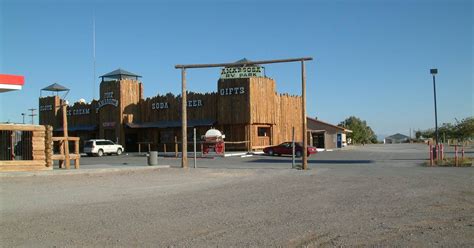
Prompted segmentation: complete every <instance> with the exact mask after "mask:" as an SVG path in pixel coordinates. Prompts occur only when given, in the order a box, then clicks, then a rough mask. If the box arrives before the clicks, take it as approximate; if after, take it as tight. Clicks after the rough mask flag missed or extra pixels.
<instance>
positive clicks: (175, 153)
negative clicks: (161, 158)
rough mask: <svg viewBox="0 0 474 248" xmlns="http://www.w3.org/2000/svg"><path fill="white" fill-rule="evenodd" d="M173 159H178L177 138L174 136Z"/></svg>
mask: <svg viewBox="0 0 474 248" xmlns="http://www.w3.org/2000/svg"><path fill="white" fill-rule="evenodd" d="M174 157H175V158H177V157H178V137H176V136H174Z"/></svg>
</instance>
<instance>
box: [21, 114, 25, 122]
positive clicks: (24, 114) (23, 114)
mask: <svg viewBox="0 0 474 248" xmlns="http://www.w3.org/2000/svg"><path fill="white" fill-rule="evenodd" d="M21 116H23V124H25V113H21Z"/></svg>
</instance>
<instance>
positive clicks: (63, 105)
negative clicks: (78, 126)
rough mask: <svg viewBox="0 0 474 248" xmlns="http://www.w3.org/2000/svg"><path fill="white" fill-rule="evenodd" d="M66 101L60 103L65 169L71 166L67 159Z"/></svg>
mask: <svg viewBox="0 0 474 248" xmlns="http://www.w3.org/2000/svg"><path fill="white" fill-rule="evenodd" d="M66 107H67V105H66V103H65V102H63V103H62V108H63V132H64V158H65V159H66V161H65V162H66V169H68V170H69V169H70V168H71V160H69V140H68V127H67V111H66Z"/></svg>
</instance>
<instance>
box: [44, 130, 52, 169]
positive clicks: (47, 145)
mask: <svg viewBox="0 0 474 248" xmlns="http://www.w3.org/2000/svg"><path fill="white" fill-rule="evenodd" d="M45 132H46V134H45V136H44V155H45V162H46V167H52V166H53V159H52V156H53V139H52V137H53V127H52V126H49V125H48V126H46V131H45Z"/></svg>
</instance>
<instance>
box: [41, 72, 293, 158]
mask: <svg viewBox="0 0 474 248" xmlns="http://www.w3.org/2000/svg"><path fill="white" fill-rule="evenodd" d="M60 103H61V99H59V97H57V96H50V97H43V98H40V100H39V104H40V110H41V111H40V124H43V125H52V126H53V127H54V128H55V131H61V128H60V126H61V119H62V118H61V112H60V111H58V109H59V106H60ZM49 105H51V106H49ZM187 106H188V108H187V119H188V127H189V130H188V140H189V141H191V140H192V135H193V130H192V129H193V128H196V129H197V136H198V137H200V136H201V135H203V134H204V133H205V132H206V131H207V130H208V129H209V128H211V127H214V128H217V129H219V130H221V131H222V132H223V133H224V134H225V135H226V139H225V140H226V141H228V142H236V143H237V144H233V145H232V146H228V147H229V148H232V147H234V148H235V149H246V150H247V149H259V148H262V147H264V146H268V145H275V144H278V143H281V142H284V141H289V140H291V138H292V128H293V127H294V128H295V138H296V140H301V139H302V137H301V133H302V132H301V128H302V118H301V97H300V96H290V95H288V94H279V93H277V92H276V83H275V81H274V80H273V79H271V78H268V77H251V78H238V79H220V80H219V81H218V82H217V92H212V93H194V92H189V93H188V94H187ZM67 113H68V115H69V116H68V125H69V128H70V130H69V132H70V135H71V136H77V137H81V141H85V140H88V139H91V138H106V139H110V140H113V141H116V142H118V143H120V144H122V145H124V146H125V149H126V150H128V151H134V150H136V149H137V143H138V142H149V143H151V144H152V147H153V149H154V150H156V149H157V150H159V151H162V150H164V149H166V148H165V144H169V145H171V144H173V143H174V142H175V141H176V140H180V139H181V137H180V136H181V132H180V129H181V96H180V95H173V94H171V93H168V94H165V95H160V94H158V95H156V96H154V97H150V98H146V99H144V97H143V84H142V83H141V82H140V81H138V77H135V78H133V79H131V78H122V77H119V78H118V79H115V80H103V81H102V83H101V85H100V99H99V100H98V101H95V100H94V101H92V102H90V103H80V102H77V103H74V104H73V105H71V106H69V107H68V111H67ZM239 142H240V143H239ZM172 148H173V147H172V146H168V151H171V150H172Z"/></svg>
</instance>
